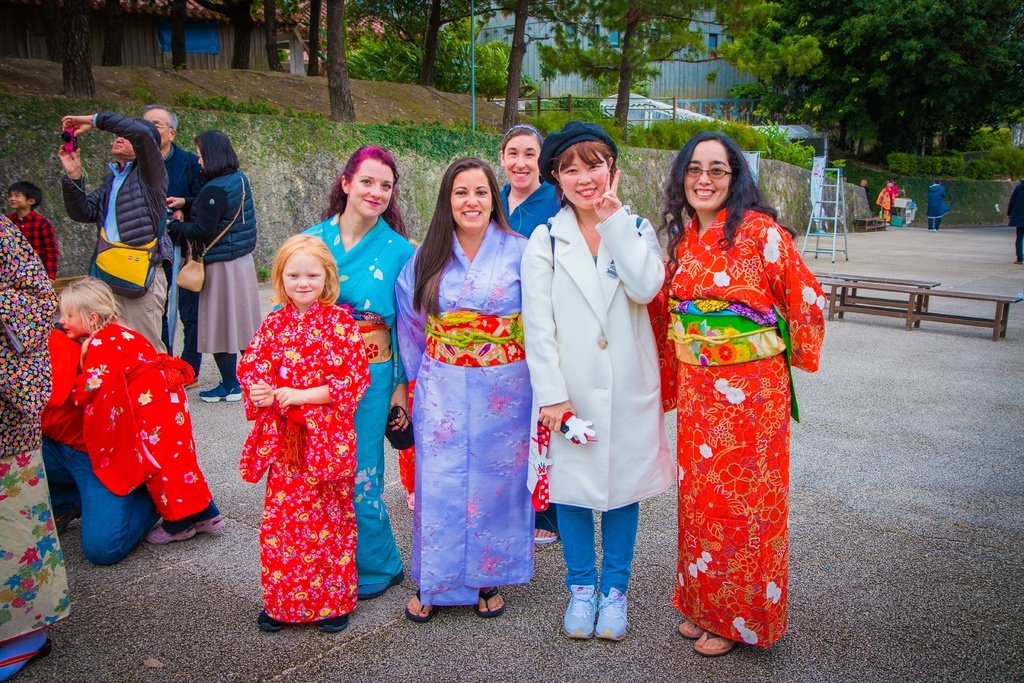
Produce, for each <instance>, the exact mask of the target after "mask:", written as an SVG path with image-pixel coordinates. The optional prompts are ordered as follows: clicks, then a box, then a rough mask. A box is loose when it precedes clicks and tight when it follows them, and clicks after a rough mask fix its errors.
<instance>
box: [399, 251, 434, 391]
mask: <svg viewBox="0 0 1024 683" xmlns="http://www.w3.org/2000/svg"><path fill="white" fill-rule="evenodd" d="M415 266H416V259H415V258H411V259H409V262H408V263H406V264H405V267H404V268H402V274H401V275H399V276H398V281H397V282H396V283H395V297H396V298H397V300H398V309H397V311H398V313H397V315H396V316H395V327H397V328H398V348H399V350H400V352H401V354H402V365H403V367H404V369H405V376H406V378H407V379H410V380H414V379H416V376H417V375H418V374H419V372H420V362H421V361H422V360H423V353H424V352H425V351H426V349H427V336H426V324H427V315H426V313H424V312H423V311H417V310H415V309H414V308H413V307H412V299H413V287H414V285H415V280H416V271H415Z"/></svg>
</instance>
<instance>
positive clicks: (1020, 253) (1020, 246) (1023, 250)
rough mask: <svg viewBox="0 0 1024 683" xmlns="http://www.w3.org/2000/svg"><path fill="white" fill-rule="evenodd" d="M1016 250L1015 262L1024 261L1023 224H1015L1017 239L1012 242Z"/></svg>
mask: <svg viewBox="0 0 1024 683" xmlns="http://www.w3.org/2000/svg"><path fill="white" fill-rule="evenodd" d="M1014 247H1015V248H1016V250H1017V263H1024V225H1018V226H1017V241H1016V242H1014Z"/></svg>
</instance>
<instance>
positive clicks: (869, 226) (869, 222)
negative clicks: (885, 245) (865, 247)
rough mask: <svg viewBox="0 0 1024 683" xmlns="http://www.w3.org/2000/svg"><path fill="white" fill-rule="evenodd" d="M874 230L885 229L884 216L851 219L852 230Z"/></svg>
mask: <svg viewBox="0 0 1024 683" xmlns="http://www.w3.org/2000/svg"><path fill="white" fill-rule="evenodd" d="M875 230H885V219H884V218H878V217H874V218H854V219H853V231H854V232H874V231H875Z"/></svg>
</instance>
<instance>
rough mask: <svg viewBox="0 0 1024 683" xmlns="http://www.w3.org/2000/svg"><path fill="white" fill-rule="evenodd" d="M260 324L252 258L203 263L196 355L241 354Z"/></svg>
mask: <svg viewBox="0 0 1024 683" xmlns="http://www.w3.org/2000/svg"><path fill="white" fill-rule="evenodd" d="M262 320H263V318H262V316H260V294H259V290H258V289H257V283H256V265H255V263H254V262H253V260H252V254H246V255H245V256H242V257H241V258H237V259H235V260H234V261H222V262H219V263H207V264H206V281H205V282H204V283H203V291H202V292H201V293H200V295H199V320H198V324H199V334H198V336H199V339H198V342H199V343H198V346H199V352H200V353H238V352H239V351H243V350H244V349H245V347H246V346H248V345H249V340H251V339H252V336H253V335H254V334H256V330H257V329H258V328H259V326H260V322H262Z"/></svg>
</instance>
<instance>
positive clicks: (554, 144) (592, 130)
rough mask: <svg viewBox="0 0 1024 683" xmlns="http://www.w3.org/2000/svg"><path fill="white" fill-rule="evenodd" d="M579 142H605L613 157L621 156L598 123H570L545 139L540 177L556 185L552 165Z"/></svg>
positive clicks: (541, 151) (539, 162)
mask: <svg viewBox="0 0 1024 683" xmlns="http://www.w3.org/2000/svg"><path fill="white" fill-rule="evenodd" d="M577 142H603V143H604V144H606V145H608V146H609V147H610V148H611V150H612V156H614V157H618V156H619V148H618V147H616V146H615V141H614V140H612V139H611V137H609V135H608V133H606V132H604V129H603V128H601V126H599V125H597V124H596V123H584V122H583V121H570V122H569V123H567V124H565V128H563V129H562V130H560V131H558V132H557V133H551V134H550V135H548V136H547V137H546V138H544V144H543V145H542V146H541V148H540V160H539V161H538V162H537V163H538V165H539V166H540V177H541V178H543V179H544V180H546V181H548V182H549V183H551V184H554V183H555V176H554V175H553V174H552V171H553V170H554V169H553V168H552V165H553V164H554V160H555V159H557V158H558V156H559V155H560V154H561V153H562V152H564V151H565V150H567V149H569V148H570V147H572V146H573V145H575V144H576V143H577Z"/></svg>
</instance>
